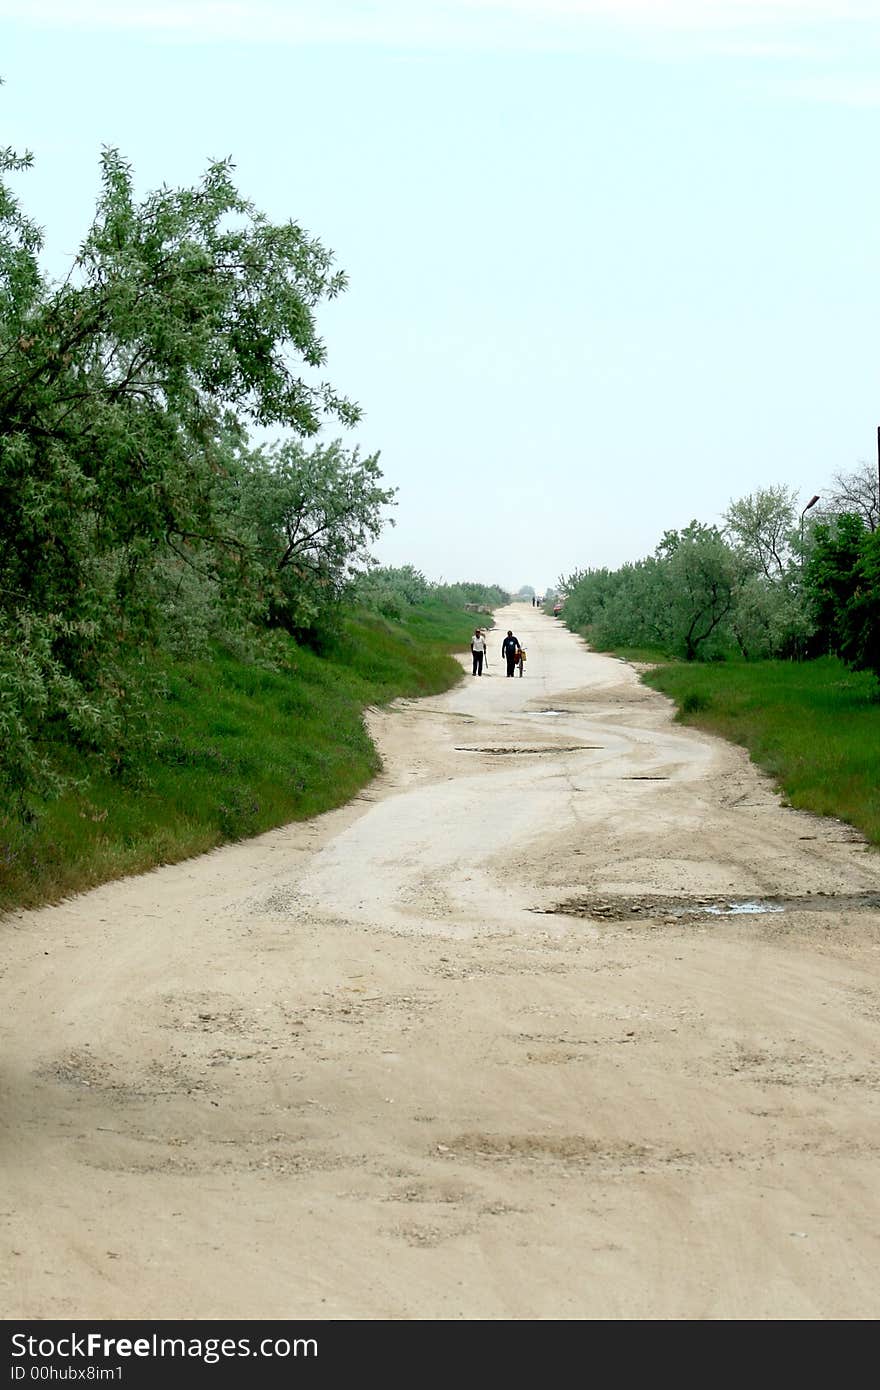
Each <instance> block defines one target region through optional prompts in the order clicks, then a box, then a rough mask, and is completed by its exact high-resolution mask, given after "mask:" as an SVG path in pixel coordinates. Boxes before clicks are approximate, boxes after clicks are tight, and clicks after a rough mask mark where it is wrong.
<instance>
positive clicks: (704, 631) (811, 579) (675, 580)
mask: <svg viewBox="0 0 880 1390" xmlns="http://www.w3.org/2000/svg"><path fill="white" fill-rule="evenodd" d="M560 587H561V589H562V592H563V593H564V595H565V606H564V617H565V619H566V621H567V622H568V624H569V625H570V626H571V627H574V628H577V629H578V630H581V631H584V632H586V633H588V634H589V635H590V636H591V637H592V638H593V639H594V640H595V641H596V643H597V644H598V645H601V646H606V647H614V646H645V647H660V648H661V649H663V650H665V651H667V652H669V653H671V654H675V655H679V656H682V657H684V658H685V659H686V660H688V661H692V660H694V659H696V658H700V659H717V658H719V657H723V656H725V655H727V654H728V653H730V652H736V653H738V654H739V655H741V656H742V657H744V658H746V659H753V658H761V657H788V658H802V657H804V656H816V655H820V654H826V653H834V654H837V655H839V656H841V657H843V659H844V660H845V661H847V662H848V663H849V664H850V665H851V666H853V667H854V668H856V669H865V670H871V671H873V672H875V673H876V674H878V675H880V489H878V477H877V473H876V472H875V471H874V470H873V469H872V468H870V467H869V466H868V465H867V464H865V465H862V466H861V467H859V468H858V469H855V470H853V471H852V472H849V473H839V474H837V475H836V476H835V477H834V478H833V479H832V481H831V484H830V485H829V487H828V488H827V489H826V490H825V493H824V495H823V497H822V498H821V499H820V501H819V505H818V506H814V507H812V508H811V509H810V510H807V509H806V508H804V509H802V510H799V505H798V500H797V495H796V493H795V492H794V491H793V489H791V488H787V487H784V486H779V487H769V488H764V489H759V490H758V491H757V492H755V493H752V494H750V495H749V496H748V497H743V498H741V499H740V500H739V501H735V502H731V504H730V506H729V507H728V510H727V511H726V513H725V514H724V517H723V525H722V526H716V525H707V524H705V523H703V522H699V521H692V522H691V523H690V525H688V526H686V527H685V528H684V529H683V530H680V531H677V530H672V531H666V532H665V533H664V535H663V537H662V539H661V540H660V542H659V544H658V546H657V548H656V550H655V551H654V554H653V555H650V556H648V557H646V558H645V559H643V560H638V561H636V562H634V563H632V564H626V565H623V566H622V567H621V568H620V569H617V570H609V569H586V570H577V571H575V572H574V573H573V574H570V575H568V576H565V577H564V578H562V579H561V580H560Z"/></svg>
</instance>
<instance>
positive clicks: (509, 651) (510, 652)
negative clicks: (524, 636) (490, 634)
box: [501, 628, 519, 676]
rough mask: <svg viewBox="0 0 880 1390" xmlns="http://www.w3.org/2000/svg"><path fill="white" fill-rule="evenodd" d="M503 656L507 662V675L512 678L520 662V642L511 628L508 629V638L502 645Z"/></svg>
mask: <svg viewBox="0 0 880 1390" xmlns="http://www.w3.org/2000/svg"><path fill="white" fill-rule="evenodd" d="M501 655H502V656H503V657H504V660H505V661H506V662H507V674H508V675H509V676H512V675H513V674H514V673H515V671H516V663H517V662H518V661H519V642H518V641H517V639H516V638H515V637H514V635H513V633H512V632H511V631H510V628H508V629H507V636H506V637H505V639H504V641H503V642H502V643H501Z"/></svg>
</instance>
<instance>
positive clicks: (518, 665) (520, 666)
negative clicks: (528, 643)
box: [516, 647, 526, 675]
mask: <svg viewBox="0 0 880 1390" xmlns="http://www.w3.org/2000/svg"><path fill="white" fill-rule="evenodd" d="M525 661H526V649H525V647H520V649H519V659H518V660H517V663H516V669H517V671H518V672H519V674H520V675H522V673H523V666H524V665H525Z"/></svg>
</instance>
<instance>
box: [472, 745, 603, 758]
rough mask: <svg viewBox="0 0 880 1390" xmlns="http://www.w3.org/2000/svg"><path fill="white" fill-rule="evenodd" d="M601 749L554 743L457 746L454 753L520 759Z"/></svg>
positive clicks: (592, 746) (591, 746) (595, 746)
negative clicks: (529, 745)
mask: <svg viewBox="0 0 880 1390" xmlns="http://www.w3.org/2000/svg"><path fill="white" fill-rule="evenodd" d="M601 747H602V744H601V743H556V744H553V745H552V746H551V747H549V748H546V747H545V748H524V747H521V746H520V747H516V748H499V747H497V746H496V747H494V748H474V747H469V748H464V747H462V746H460V745H457V746H456V749H455V751H456V753H488V754H489V755H490V756H491V757H508V756H511V755H513V756H519V757H522V756H523V755H525V754H528V755H532V754H536V753H584V752H588V751H592V750H595V749H600V748H601Z"/></svg>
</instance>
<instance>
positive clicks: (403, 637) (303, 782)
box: [0, 597, 491, 910]
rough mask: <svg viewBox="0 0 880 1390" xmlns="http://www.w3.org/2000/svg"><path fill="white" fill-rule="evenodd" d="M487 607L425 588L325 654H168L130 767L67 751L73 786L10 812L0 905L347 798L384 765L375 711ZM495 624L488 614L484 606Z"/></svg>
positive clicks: (404, 692) (331, 641) (450, 660)
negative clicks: (369, 724)
mask: <svg viewBox="0 0 880 1390" xmlns="http://www.w3.org/2000/svg"><path fill="white" fill-rule="evenodd" d="M475 621H476V620H475V618H474V615H473V614H472V613H464V612H463V611H462V610H461V608H460V607H456V606H453V605H450V604H449V603H448V602H445V601H444V600H442V599H438V598H436V597H429V598H427V599H426V600H425V601H424V602H423V603H421V604H419V605H418V606H415V605H414V606H412V607H411V609H410V611H409V613H407V614H405V615H404V616H403V617H402V618H401V619H400V620H397V621H390V620H389V619H387V618H384V617H382V616H381V615H380V614H378V613H375V612H372V613H371V612H369V611H367V610H364V609H361V610H359V611H353V612H351V613H350V614H348V615H347V616H345V617H344V618H342V619H341V621H340V623H339V628H338V631H337V632H336V633H335V635H334V636H333V637H332V638H328V640H327V645H326V647H325V650H324V651H323V653H322V654H321V655H318V654H317V653H316V652H314V651H312V650H310V649H309V648H308V647H305V646H298V645H297V644H296V643H295V642H294V641H293V639H289V638H288V639H287V640H286V642H285V643H284V647H283V649H282V650H281V651H280V652H279V650H278V648H277V647H276V648H275V649H274V650H273V652H272V659H271V661H260V660H259V659H256V658H255V656H254V654H251V655H249V656H245V655H243V654H242V653H241V652H235V651H231V650H230V649H229V648H228V647H224V646H222V645H220V644H219V643H217V644H212V645H211V646H209V647H208V648H207V649H206V650H205V651H204V652H203V653H202V654H201V655H200V656H198V657H197V658H194V659H191V660H187V659H184V658H179V659H177V660H175V661H168V662H167V663H166V665H165V666H164V668H163V669H162V670H161V671H160V672H158V673H157V674H158V675H159V676H160V678H161V690H162V694H161V696H160V697H159V699H158V700H157V702H156V704H155V706H154V707H152V708H151V709H150V711H149V715H150V724H151V728H152V731H153V737H152V740H151V743H150V744H149V746H146V747H142V748H141V751H140V753H139V755H138V756H137V757H136V758H132V759H131V760H129V761H128V763H127V764H126V766H125V769H124V770H123V771H108V769H107V767H106V765H105V763H104V762H103V760H102V759H101V758H100V757H99V756H90V755H88V754H84V753H82V752H80V753H74V752H73V750H71V749H70V748H69V747H64V746H61V747H59V748H58V749H56V750H55V751H56V759H57V764H58V766H59V770H60V771H61V773H62V774H63V776H64V779H65V783H66V787H65V790H64V791H63V792H62V793H61V794H60V795H57V796H54V797H52V798H50V799H47V800H46V802H45V803H44V804H43V805H41V806H39V808H38V814H37V815H36V816H35V817H34V819H33V820H31V821H29V822H23V821H22V820H21V819H20V818H19V817H15V816H9V815H7V816H5V817H3V819H2V824H0V910H8V909H10V908H13V907H23V906H32V905H36V904H38V903H43V902H53V901H57V900H58V899H59V898H61V897H63V896H65V895H66V894H69V893H71V892H74V891H79V890H82V889H85V888H90V887H93V886H94V885H95V884H98V883H102V882H105V881H107V880H108V879H112V878H117V877H120V876H122V875H124V874H130V873H138V872H141V871H143V870H145V869H150V868H153V867H154V866H155V865H158V864H165V863H174V862H176V861H178V860H180V859H185V858H187V857H188V856H190V855H193V854H199V853H202V852H203V851H205V850H209V849H213V848H214V847H215V846H217V845H221V844H223V843H225V842H227V841H230V840H236V839H240V838H243V837H245V836H250V835H256V834H258V833H260V832H261V831H263V830H267V829H270V828H271V827H273V826H277V825H281V824H284V823H286V822H288V821H294V820H301V819H304V818H305V817H308V816H313V815H316V814H317V813H319V812H321V811H326V810H329V809H330V808H332V807H334V806H338V805H340V804H342V803H343V802H345V801H347V800H348V799H349V798H350V797H352V796H353V795H354V794H355V793H356V792H357V791H358V790H359V789H360V788H361V787H362V786H364V784H365V783H366V782H368V781H369V780H370V778H372V777H374V776H375V775H376V773H377V772H378V771H379V767H380V764H379V758H378V755H377V753H376V749H375V747H374V745H373V743H372V741H371V739H370V737H369V735H368V733H367V730H366V728H365V726H364V721H363V712H364V709H365V708H366V707H368V706H375V705H379V704H382V703H384V702H386V701H388V700H390V699H393V698H394V697H396V696H417V695H428V694H432V693H435V692H437V691H440V690H446V689H448V688H449V686H450V685H452V684H453V683H454V682H455V681H456V680H457V679H458V678H459V676H460V674H461V666H460V664H459V663H458V662H457V661H456V660H455V659H454V657H453V656H452V655H451V653H452V652H453V651H455V650H460V649H462V648H464V647H466V645H467V638H468V635H469V633H470V632H471V631H472V630H473V627H474V624H475ZM483 621H484V622H486V623H488V622H489V621H491V620H490V619H489V618H488V615H487V616H485V617H484V618H483Z"/></svg>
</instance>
